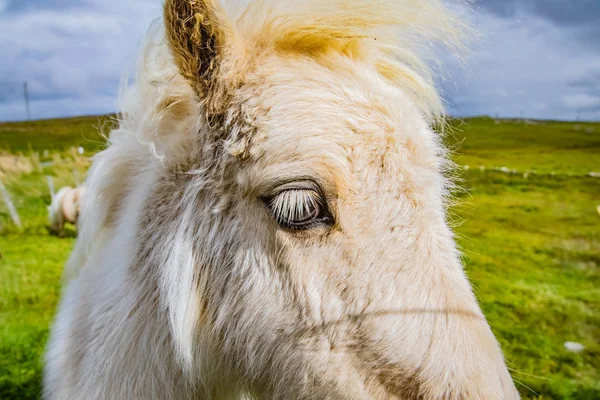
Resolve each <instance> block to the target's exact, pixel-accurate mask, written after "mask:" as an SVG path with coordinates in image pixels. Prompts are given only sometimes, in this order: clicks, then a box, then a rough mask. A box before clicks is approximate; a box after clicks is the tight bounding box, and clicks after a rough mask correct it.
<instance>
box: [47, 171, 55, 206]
mask: <svg viewBox="0 0 600 400" xmlns="http://www.w3.org/2000/svg"><path fill="white" fill-rule="evenodd" d="M46 182H48V191H50V199H51V200H54V180H53V179H52V175H48V176H46Z"/></svg>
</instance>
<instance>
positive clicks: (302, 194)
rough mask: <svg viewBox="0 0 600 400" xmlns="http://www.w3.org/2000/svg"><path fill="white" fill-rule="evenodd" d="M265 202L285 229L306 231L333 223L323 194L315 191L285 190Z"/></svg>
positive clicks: (301, 189)
mask: <svg viewBox="0 0 600 400" xmlns="http://www.w3.org/2000/svg"><path fill="white" fill-rule="evenodd" d="M263 201H264V202H265V204H266V205H267V207H268V208H269V211H270V212H271V215H272V216H273V218H274V219H275V220H276V221H277V223H278V224H279V225H281V226H282V227H284V228H288V229H294V230H305V229H310V228H313V227H315V226H318V225H321V224H330V223H331V221H332V218H331V216H330V214H329V212H328V211H327V207H326V205H325V201H324V199H323V196H322V194H321V193H320V192H319V191H317V190H315V189H303V188H297V189H294V188H290V189H284V190H282V191H280V192H279V193H278V194H276V195H275V196H272V197H269V198H266V199H263Z"/></svg>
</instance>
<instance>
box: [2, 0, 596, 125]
mask: <svg viewBox="0 0 600 400" xmlns="http://www.w3.org/2000/svg"><path fill="white" fill-rule="evenodd" d="M479 3H480V5H479V6H478V7H476V11H475V23H476V25H477V27H478V29H479V30H480V31H481V33H482V35H481V36H482V39H481V41H480V42H479V43H478V44H476V45H475V46H474V47H473V55H472V57H471V59H470V61H469V62H468V63H467V68H466V69H465V68H463V66H459V65H457V64H452V63H450V62H448V63H445V62H444V63H443V64H444V68H445V69H446V70H447V71H448V74H446V75H445V77H446V80H444V81H442V80H440V85H441V88H442V89H443V92H444V94H445V98H446V99H447V102H448V106H449V110H450V111H451V113H453V114H456V115H460V116H466V115H478V114H487V115H495V114H498V115H499V116H502V117H505V116H506V117H518V116H521V115H525V116H528V117H535V118H556V119H573V118H575V117H577V116H581V118H585V119H596V120H600V102H599V99H600V83H599V82H600V40H599V38H600V23H598V21H600V1H599V0H579V1H567V0H481V1H480V2H479ZM161 4H162V0H126V1H125V0H0V26H2V29H0V53H1V54H2V56H3V57H2V61H1V62H0V120H7V119H22V118H24V116H25V112H24V105H23V89H22V85H23V82H24V81H27V82H28V83H29V88H30V92H31V99H32V104H31V108H32V114H33V116H34V117H35V118H47V117H57V116H68V115H78V114H96V113H104V112H112V111H115V110H116V102H117V101H116V98H117V93H118V87H119V83H120V79H121V77H122V75H123V71H127V70H131V67H133V64H134V61H135V58H136V54H137V46H138V43H139V42H140V40H141V39H142V37H143V36H144V33H145V31H146V30H147V28H148V26H149V24H150V22H151V21H152V20H153V19H155V18H156V17H158V16H159V15H160V9H161ZM467 14H468V13H466V14H465V15H467ZM442 59H443V60H445V59H444V58H443V57H442Z"/></svg>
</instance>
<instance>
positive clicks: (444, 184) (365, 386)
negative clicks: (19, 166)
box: [44, 0, 518, 400]
mask: <svg viewBox="0 0 600 400" xmlns="http://www.w3.org/2000/svg"><path fill="white" fill-rule="evenodd" d="M163 22H164V24H162V26H159V27H155V28H154V29H153V30H152V31H151V33H150V34H149V35H148V38H147V41H146V43H145V45H144V51H143V54H142V56H141V58H140V66H139V71H138V74H137V82H136V84H135V85H134V86H133V87H132V88H130V89H129V90H128V91H127V92H126V93H125V95H124V100H123V101H124V103H123V112H122V114H121V118H120V125H119V127H118V129H116V130H114V131H113V132H111V134H110V137H109V146H108V148H107V149H106V150H105V151H103V152H101V153H100V154H99V155H97V156H96V158H95V160H94V162H93V166H92V168H91V171H90V174H89V176H88V180H87V183H86V184H87V187H88V195H87V199H88V200H86V201H85V204H84V207H83V210H82V217H81V225H80V231H79V238H78V240H77V244H76V247H75V250H74V251H73V254H72V255H71V258H70V260H69V262H68V265H67V268H66V271H65V282H64V288H63V293H62V299H61V303H60V306H59V310H58V314H57V316H56V320H55V322H54V326H53V328H52V334H51V338H50V342H49V344H48V351H47V354H46V365H45V373H44V396H45V398H46V399H48V400H55V399H56V400H58V399H60V400H78V399H81V400H84V399H85V400H100V399H128V400H134V399H139V400H141V399H161V400H170V399H172V400H175V399H178V400H181V399H249V398H251V399H370V398H376V399H445V400H459V399H460V400H462V399H486V400H488V399H494V400H495V399H516V398H518V394H517V391H516V390H515V387H514V385H513V383H512V380H511V377H510V375H509V373H508V371H507V368H506V366H505V363H504V360H503V356H502V353H501V351H500V348H499V346H498V344H497V342H496V340H495V338H494V336H493V334H492V332H491V330H490V328H489V326H488V324H487V323H486V320H485V318H484V316H483V314H482V313H481V310H480V308H479V306H478V304H477V302H476V300H475V296H474V295H473V292H472V290H471V287H470V285H469V283H468V281H467V279H466V277H465V275H464V272H463V269H462V266H461V263H460V255H459V252H458V251H457V249H456V246H455V243H454V238H453V234H452V231H451V230H450V229H449V227H448V224H447V221H446V208H447V201H446V199H447V193H448V189H449V187H450V183H449V180H448V178H447V176H448V170H449V163H448V161H447V160H446V151H445V149H444V147H443V146H442V144H441V139H440V137H439V135H438V134H436V133H435V132H434V131H433V129H432V126H434V125H435V124H436V123H437V122H439V121H440V118H441V114H442V107H441V102H440V100H439V97H438V95H437V92H436V90H435V88H434V85H433V78H432V75H431V73H430V72H429V69H428V68H427V65H426V63H425V62H424V61H423V57H422V55H423V54H424V53H423V51H422V50H423V49H424V47H430V45H431V44H432V43H435V42H437V43H446V44H452V43H454V44H458V45H459V46H460V43H461V39H460V33H459V31H460V30H461V27H462V24H461V21H460V19H457V18H454V16H453V14H452V13H451V12H450V11H449V9H448V8H447V7H445V6H444V5H443V3H442V2H441V1H438V0H376V1H373V0H304V1H302V2H300V3H299V2H297V1H293V0H256V1H250V2H247V1H237V0H223V1H221V2H217V1H216V0H166V3H165V8H164V19H163Z"/></svg>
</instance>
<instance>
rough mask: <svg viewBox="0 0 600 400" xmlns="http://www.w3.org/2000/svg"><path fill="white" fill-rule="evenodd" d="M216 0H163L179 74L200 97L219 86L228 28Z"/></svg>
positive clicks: (212, 91)
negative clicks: (164, 0)
mask: <svg viewBox="0 0 600 400" xmlns="http://www.w3.org/2000/svg"><path fill="white" fill-rule="evenodd" d="M216 3H218V0H166V2H165V6H164V24H165V33H166V37H167V41H168V43H169V47H170V49H171V52H172V54H173V57H174V59H175V62H176V64H177V67H178V68H179V71H180V73H181V75H182V76H183V77H184V78H185V79H187V80H188V82H189V83H190V84H191V85H192V87H193V88H194V90H195V91H196V93H197V94H198V95H199V96H200V99H201V100H202V101H204V102H207V101H209V99H208V98H209V97H210V96H211V94H212V93H214V92H215V91H216V90H218V87H217V86H218V85H219V82H218V81H219V78H218V74H219V67H220V64H221V60H222V58H223V54H222V52H223V49H224V47H225V39H226V34H227V32H230V30H229V29H228V28H227V26H226V22H225V21H224V18H222V16H223V12H222V10H221V9H220V7H219V5H218V4H216Z"/></svg>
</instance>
